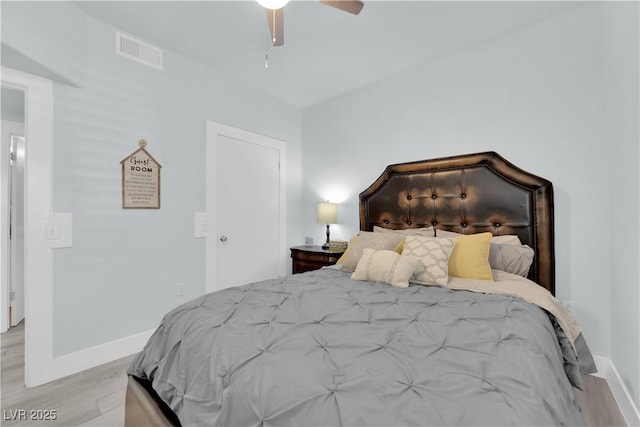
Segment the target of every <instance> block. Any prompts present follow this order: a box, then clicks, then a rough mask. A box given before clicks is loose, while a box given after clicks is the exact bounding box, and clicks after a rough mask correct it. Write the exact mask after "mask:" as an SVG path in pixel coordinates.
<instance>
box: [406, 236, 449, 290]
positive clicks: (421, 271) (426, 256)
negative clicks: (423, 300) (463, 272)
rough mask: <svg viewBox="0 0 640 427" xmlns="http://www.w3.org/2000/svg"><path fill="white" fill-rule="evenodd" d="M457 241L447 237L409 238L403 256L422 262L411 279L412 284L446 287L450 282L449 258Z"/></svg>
mask: <svg viewBox="0 0 640 427" xmlns="http://www.w3.org/2000/svg"><path fill="white" fill-rule="evenodd" d="M454 245H455V239H450V238H447V237H425V236H407V237H406V238H405V239H404V249H403V250H402V256H405V255H406V256H411V257H415V258H418V259H419V260H420V266H419V267H418V269H417V270H416V271H415V273H414V274H413V277H412V278H411V282H412V283H419V284H421V285H441V286H446V285H447V282H448V281H449V270H448V263H449V256H451V251H452V250H453V247H454Z"/></svg>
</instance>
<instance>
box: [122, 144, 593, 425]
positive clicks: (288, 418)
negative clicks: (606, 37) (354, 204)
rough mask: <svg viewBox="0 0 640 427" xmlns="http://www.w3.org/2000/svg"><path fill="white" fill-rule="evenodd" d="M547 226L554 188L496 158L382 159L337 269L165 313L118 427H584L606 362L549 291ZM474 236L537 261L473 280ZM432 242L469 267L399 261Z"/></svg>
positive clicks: (218, 295)
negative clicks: (581, 400)
mask: <svg viewBox="0 0 640 427" xmlns="http://www.w3.org/2000/svg"><path fill="white" fill-rule="evenodd" d="M553 227H554V223H553V187H552V185H551V183H550V182H549V181H547V180H545V179H543V178H540V177H537V176H535V175H532V174H530V173H528V172H525V171H523V170H521V169H519V168H518V167H516V166H514V165H513V164H511V163H509V162H508V161H506V160H505V159H504V158H502V157H501V156H499V155H498V154H496V153H494V152H487V153H477V154H471V155H463V156H455V157H447V158H441V159H433V160H426V161H420V162H411V163H403V164H396V165H391V166H388V167H387V168H386V169H385V171H384V172H383V173H382V175H381V176H380V177H379V178H378V179H377V180H376V181H375V182H374V183H373V184H372V185H371V186H370V187H369V188H367V189H366V190H364V191H363V192H362V193H361V194H360V230H361V232H360V233H359V234H358V235H357V236H355V237H354V239H353V240H352V241H351V244H350V247H349V250H348V251H347V253H348V254H349V256H347V257H346V258H345V259H344V260H341V261H342V262H341V264H340V265H337V266H334V267H326V268H323V269H320V270H316V271H312V272H307V273H303V274H295V275H291V276H287V277H285V278H281V279H275V280H269V281H264V282H258V283H252V284H247V285H245V286H239V287H234V288H229V289H225V290H222V291H218V292H213V293H211V294H207V295H204V296H202V297H200V298H197V299H195V300H193V301H190V302H188V303H185V304H183V305H181V306H179V307H177V308H176V309H174V310H172V311H171V312H169V313H167V315H166V316H165V317H164V318H163V320H162V323H161V325H160V326H159V327H158V329H157V330H156V331H155V332H154V334H153V335H152V337H151V338H150V339H149V342H148V343H147V345H146V346H145V348H144V350H143V352H142V353H140V354H139V355H138V357H137V358H136V360H135V361H134V362H133V364H132V365H131V367H130V368H129V370H128V374H129V379H128V386H127V397H126V404H125V425H126V426H139V425H144V426H156V425H158V426H167V425H183V426H185V427H186V426H197V425H207V426H218V425H219V426H275V425H291V426H302V425H304V426H313V425H322V426H334V425H335V426H338V425H341V426H342V425H349V426H350V425H362V426H374V425H379V426H403V425H581V424H582V418H581V412H580V408H579V407H578V404H577V403H576V399H575V393H574V388H575V387H578V388H579V387H580V386H581V375H583V374H586V373H590V372H593V371H594V370H595V367H594V364H593V359H592V358H591V355H590V353H589V350H588V347H587V345H586V342H585V340H584V338H583V336H582V333H581V331H580V328H579V325H578V324H577V322H575V319H573V317H572V316H571V314H570V313H569V312H568V311H566V310H565V309H564V308H563V307H562V305H561V304H560V303H559V302H558V301H557V300H556V299H555V298H554V297H553V294H554V293H555V264H554V262H555V261H554V240H553V239H554V228H553ZM487 233H490V234H487ZM382 235H386V236H387V237H384V238H382V237H380V236H382ZM439 235H440V236H439ZM399 236H400V237H399ZM480 236H485V237H486V238H485V237H483V239H484V240H483V242H489V240H487V239H490V243H483V244H482V245H484V246H482V247H483V248H489V247H490V249H491V251H493V250H494V248H503V247H504V246H505V245H504V244H503V243H499V242H504V241H505V240H499V239H514V236H515V238H517V241H518V244H517V245H515V244H514V245H513V246H514V247H519V248H523V250H524V249H526V248H527V247H528V248H529V249H527V251H530V253H531V257H530V258H529V262H527V263H526V264H528V266H527V268H526V270H523V269H522V268H521V265H520V264H518V263H515V264H514V263H511V260H507V261H508V262H506V261H505V260H504V259H502V258H500V257H498V258H496V262H498V263H500V262H503V263H505V264H504V265H505V267H504V269H505V271H502V270H499V269H495V268H494V267H495V265H494V264H493V261H492V264H491V266H490V267H491V269H490V270H489V274H490V275H491V277H490V279H486V278H484V279H478V278H476V277H474V276H473V275H472V276H469V277H466V276H464V275H465V274H467V270H468V268H467V267H468V266H467V264H469V265H470V264H473V261H469V260H468V258H464V257H463V256H462V255H461V254H462V252H461V251H462V250H463V248H468V247H472V248H475V246H466V245H468V244H470V243H469V242H474V243H473V244H474V245H476V243H477V241H478V239H479V237H480ZM487 236H488V237H487ZM369 238H371V239H373V240H372V241H374V240H376V239H377V240H376V241H378V240H380V241H382V240H384V241H385V243H384V244H385V245H392V246H394V247H393V250H389V248H383V247H378V246H376V245H373V246H372V247H364V246H366V241H367V239H369ZM385 239H386V240H385ZM394 239H395V240H394ZM398 239H399V240H398ZM396 241H397V244H396V243H393V242H396ZM400 242H402V245H404V248H400V246H401V245H400ZM425 242H426V243H425ZM434 242H437V244H438V245H443V246H442V248H444V249H442V248H440V247H439V248H440V249H442V250H443V251H445V252H447V251H448V252H447V258H446V259H445V261H444V264H443V261H442V260H434V261H433V262H434V263H436V264H437V263H439V264H437V265H439V266H441V267H442V266H443V265H448V266H449V272H450V273H451V272H452V271H453V270H452V269H453V267H452V265H453V264H452V262H453V259H454V252H455V251H456V250H457V251H458V252H457V255H456V257H457V258H456V260H459V261H460V262H459V263H458V264H456V266H455V268H456V274H458V276H456V277H453V276H446V274H445V277H444V281H443V282H440V281H442V280H443V279H442V277H440V276H438V274H440V272H439V270H438V269H431V266H430V265H427V264H425V261H424V259H423V261H416V259H418V258H416V256H401V255H399V253H402V254H406V253H407V251H411V250H419V249H421V248H422V249H423V247H422V246H420V245H425V244H428V245H431V244H433V243H434ZM463 242H465V243H464V245H463ZM494 242H495V243H494ZM510 244H513V243H510ZM416 245H417V246H416ZM448 245H449V246H448ZM488 245H490V246H488ZM359 247H360V249H361V253H358V248H359ZM399 248H400V249H399ZM416 248H418V249H416ZM458 248H460V249H459V250H458ZM440 249H439V250H440ZM508 249H509V253H511V252H510V251H511V248H508ZM465 250H466V249H465ZM487 250H489V249H487ZM496 251H497V252H496V253H495V254H498V255H500V254H501V253H502V252H501V251H502V249H500V250H498V249H496ZM504 251H505V252H506V249H505V250H504ZM433 253H435V252H433ZM527 253H529V252H527ZM430 254H432V253H430ZM495 254H494V253H491V254H490V255H489V256H490V257H491V256H494V255H495ZM346 255H347V254H345V256H346ZM414 255H415V254H414ZM382 256H384V257H388V258H389V259H390V260H391V261H389V265H390V266H393V267H389V268H393V274H391V275H390V273H389V271H390V270H389V269H388V268H387V267H385V268H386V270H385V269H383V270H384V271H383V272H382V274H383V276H381V277H384V278H385V279H384V280H382V279H380V280H377V279H376V278H375V277H374V276H375V275H376V274H378V273H376V272H375V271H377V270H376V269H381V268H382V267H381V266H383V265H384V264H385V263H386V262H387V261H383V258H375V257H382ZM429 256H431V255H429ZM350 257H351V258H354V257H355V259H351V258H350ZM449 257H450V258H449ZM435 258H437V257H435ZM386 259H387V258H385V260H386ZM425 259H426V258H425ZM429 259H431V258H429ZM365 260H366V262H365ZM447 260H449V261H451V262H448V261H447ZM462 261H464V263H463V262H462ZM485 261H486V256H485ZM350 263H351V264H353V265H351V266H350V268H348V267H349V265H350ZM400 265H402V266H403V267H402V268H404V266H406V271H404V270H403V271H402V272H401V273H402V274H404V276H403V277H400V276H402V274H400V273H398V274H400V275H399V276H398V277H400V278H401V279H402V280H400V281H399V282H397V283H396V282H394V286H389V284H388V283H391V282H389V281H387V279H386V278H387V277H389V278H391V277H392V276H393V277H396V276H395V274H396V272H398V271H400V267H399V266H400ZM500 265H502V264H500ZM514 266H515V267H514ZM365 268H366V272H365V273H363V271H365ZM482 268H484V269H485V270H486V268H485V265H484V264H483V265H482ZM501 268H502V267H501ZM512 268H515V269H516V270H518V269H519V270H518V271H507V270H510V269H512ZM369 269H371V271H369ZM411 269H413V270H411ZM420 269H422V270H420ZM345 270H347V271H345ZM418 271H421V273H420V274H422V275H426V276H428V277H431V275H432V274H435V276H433V277H436V278H437V282H434V283H431V284H427V285H425V286H423V285H420V284H415V283H413V279H415V278H416V277H423V276H417V272H418ZM434 271H435V273H434ZM359 274H365V276H363V277H364V278H362V277H360V279H359V280H354V278H356V277H359V276H358V275H359ZM474 274H475V273H474ZM463 276H464V277H463ZM525 276H526V277H525ZM372 277H373V278H372ZM407 277H411V279H410V280H412V284H411V285H408V282H407V283H406V284H404V283H405V282H406V280H405V279H407ZM389 280H391V279H389ZM393 280H396V279H393ZM393 280H392V281H393ZM434 280H436V279H434ZM384 281H387V282H388V283H384ZM406 285H408V286H406Z"/></svg>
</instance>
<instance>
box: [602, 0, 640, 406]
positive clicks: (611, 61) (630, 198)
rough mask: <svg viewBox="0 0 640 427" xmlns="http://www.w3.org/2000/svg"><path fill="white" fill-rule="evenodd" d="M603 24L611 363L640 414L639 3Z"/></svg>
mask: <svg viewBox="0 0 640 427" xmlns="http://www.w3.org/2000/svg"><path fill="white" fill-rule="evenodd" d="M604 12H605V14H604V18H605V20H604V22H605V46H606V50H605V61H606V62H605V93H606V99H605V101H606V107H607V119H608V123H609V128H608V130H607V140H606V151H608V152H609V153H610V156H611V166H610V175H609V178H610V194H611V201H612V203H611V217H610V221H609V224H608V225H609V228H610V232H609V236H610V245H611V253H610V263H611V280H610V284H611V285H610V286H611V359H612V360H613V361H614V363H615V365H616V368H617V370H618V372H619V373H620V377H621V379H622V381H623V382H624V385H625V386H626V387H627V389H628V390H629V393H630V394H631V396H632V399H633V401H634V402H635V404H636V407H637V408H640V262H639V261H640V248H639V246H640V238H639V236H640V226H639V224H638V222H639V221H638V220H639V218H640V205H639V203H640V173H639V172H638V169H639V168H638V165H639V163H640V162H639V158H640V143H639V141H640V131H639V129H638V120H639V119H638V118H639V116H640V107H639V105H638V97H639V93H638V91H639V90H640V86H639V77H638V76H639V69H638V61H639V60H640V58H639V52H638V51H639V46H638V44H639V43H638V39H639V36H640V34H639V33H638V22H639V16H638V14H639V13H640V8H639V7H638V3H637V2H608V3H606V5H605V8H604Z"/></svg>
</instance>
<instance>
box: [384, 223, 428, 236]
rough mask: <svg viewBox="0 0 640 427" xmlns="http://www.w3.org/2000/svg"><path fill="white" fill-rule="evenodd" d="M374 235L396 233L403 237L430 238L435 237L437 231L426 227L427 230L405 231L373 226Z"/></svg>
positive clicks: (408, 229)
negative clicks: (417, 236) (416, 235)
mask: <svg viewBox="0 0 640 427" xmlns="http://www.w3.org/2000/svg"><path fill="white" fill-rule="evenodd" d="M373 232H374V233H396V234H402V235H403V236H409V235H414V234H418V235H420V236H429V237H435V236H434V235H435V230H434V229H433V227H425V228H405V229H403V230H392V229H390V228H384V227H378V226H377V225H374V226H373Z"/></svg>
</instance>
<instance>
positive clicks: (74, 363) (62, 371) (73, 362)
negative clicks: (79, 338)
mask: <svg viewBox="0 0 640 427" xmlns="http://www.w3.org/2000/svg"><path fill="white" fill-rule="evenodd" d="M153 332H154V329H151V330H148V331H144V332H140V333H138V334H135V335H131V336H128V337H124V338H120V339H117V340H114V341H110V342H108V343H104V344H100V345H97V346H95V347H91V348H87V349H84V350H80V351H77V352H75V353H70V354H65V355H63V356H60V357H56V358H54V359H53V361H52V363H51V369H50V370H49V371H48V374H49V375H48V376H49V378H47V380H46V381H45V382H49V381H53V380H56V379H58V378H62V377H66V376H67V375H72V374H75V373H78V372H80V371H84V370H86V369H90V368H94V367H96V366H98V365H102V364H105V363H109V362H113V361H114V360H118V359H121V358H123V357H127V356H130V355H132V354H134V353H138V352H140V351H141V350H142V348H143V347H144V345H145V344H146V343H147V341H148V340H149V337H150V336H151V334H152V333H153Z"/></svg>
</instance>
